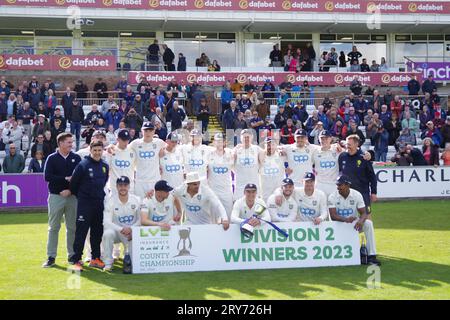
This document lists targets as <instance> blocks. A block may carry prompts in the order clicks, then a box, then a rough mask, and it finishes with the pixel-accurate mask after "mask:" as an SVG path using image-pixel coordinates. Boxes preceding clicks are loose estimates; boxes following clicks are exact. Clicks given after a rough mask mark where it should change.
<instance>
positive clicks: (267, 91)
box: [261, 79, 275, 99]
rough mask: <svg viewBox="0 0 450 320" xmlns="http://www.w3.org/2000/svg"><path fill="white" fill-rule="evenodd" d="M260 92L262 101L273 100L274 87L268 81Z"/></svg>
mask: <svg viewBox="0 0 450 320" xmlns="http://www.w3.org/2000/svg"><path fill="white" fill-rule="evenodd" d="M261 92H262V93H263V97H264V99H273V98H275V86H274V85H273V83H272V82H270V79H266V81H265V83H264V85H263V87H262V88H261Z"/></svg>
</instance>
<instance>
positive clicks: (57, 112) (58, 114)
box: [50, 107, 67, 131]
mask: <svg viewBox="0 0 450 320" xmlns="http://www.w3.org/2000/svg"><path fill="white" fill-rule="evenodd" d="M56 119H59V121H60V127H61V129H62V130H63V131H66V128H67V120H66V118H64V117H63V116H62V114H61V107H56V109H55V114H54V115H53V117H51V118H50V128H54V127H55V120H56Z"/></svg>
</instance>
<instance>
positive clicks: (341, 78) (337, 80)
mask: <svg viewBox="0 0 450 320" xmlns="http://www.w3.org/2000/svg"><path fill="white" fill-rule="evenodd" d="M334 82H335V83H337V84H341V83H342V82H344V76H343V75H342V74H337V75H335V76H334Z"/></svg>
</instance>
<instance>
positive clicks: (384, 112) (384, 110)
mask: <svg viewBox="0 0 450 320" xmlns="http://www.w3.org/2000/svg"><path fill="white" fill-rule="evenodd" d="M395 116H396V117H397V119H398V114H397V113H396V114H395ZM379 117H380V120H381V122H382V123H383V126H384V127H386V125H387V123H388V122H389V121H391V119H392V113H391V112H390V111H388V107H387V105H385V104H383V105H382V106H381V112H380V116H379Z"/></svg>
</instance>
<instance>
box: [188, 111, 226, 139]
mask: <svg viewBox="0 0 450 320" xmlns="http://www.w3.org/2000/svg"><path fill="white" fill-rule="evenodd" d="M189 119H190V120H193V121H194V123H195V124H196V127H198V128H199V129H201V127H202V124H201V123H200V121H198V120H197V117H196V116H189ZM197 122H198V124H197ZM216 133H225V132H224V130H223V127H222V125H221V123H220V121H219V117H218V116H216V115H211V116H210V117H209V125H208V131H207V134H206V137H207V138H208V141H209V142H210V143H211V142H212V140H213V138H214V135H215V134H216Z"/></svg>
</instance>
